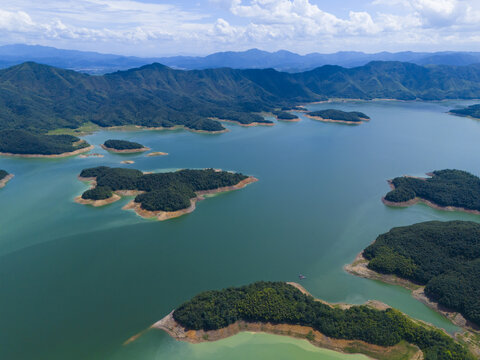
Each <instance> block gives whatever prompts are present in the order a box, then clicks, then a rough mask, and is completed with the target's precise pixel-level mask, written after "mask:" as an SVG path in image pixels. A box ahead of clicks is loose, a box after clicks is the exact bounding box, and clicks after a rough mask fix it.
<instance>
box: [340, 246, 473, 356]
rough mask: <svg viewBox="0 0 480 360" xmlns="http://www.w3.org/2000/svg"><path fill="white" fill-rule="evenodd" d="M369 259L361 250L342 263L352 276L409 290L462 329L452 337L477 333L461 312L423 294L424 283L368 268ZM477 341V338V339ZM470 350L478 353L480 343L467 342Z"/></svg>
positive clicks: (416, 297) (415, 297)
mask: <svg viewBox="0 0 480 360" xmlns="http://www.w3.org/2000/svg"><path fill="white" fill-rule="evenodd" d="M368 263H369V261H368V260H367V259H366V258H365V257H364V256H363V251H362V252H361V253H359V254H358V255H357V256H356V257H355V260H354V261H353V262H352V263H350V264H346V265H344V267H343V269H344V270H345V271H346V272H347V273H349V274H351V275H354V276H358V277H362V278H365V279H370V280H376V281H381V282H384V283H387V284H390V285H396V286H401V287H403V288H405V289H407V290H409V291H410V292H411V296H412V297H413V298H414V299H416V300H418V301H420V302H422V303H423V304H424V305H426V306H427V307H429V308H430V309H432V310H434V311H435V312H437V313H439V314H441V315H443V316H445V317H446V318H447V319H449V320H450V321H451V322H452V323H453V324H454V325H456V326H458V327H459V328H461V329H462V330H463V333H460V332H456V333H455V334H454V338H458V337H461V336H469V335H473V337H475V335H478V334H479V329H478V327H477V326H476V325H475V324H472V323H471V322H470V321H468V320H467V319H465V318H464V317H463V315H462V314H460V313H459V312H456V311H454V310H451V309H448V308H447V307H445V306H443V305H441V304H439V303H437V302H435V301H432V300H430V299H429V298H428V297H427V296H426V295H425V291H424V290H425V285H419V284H415V283H413V282H411V281H409V280H407V279H403V278H400V277H398V276H396V275H393V274H381V273H378V272H376V271H374V270H371V269H369V268H368V267H367V266H368ZM477 341H478V340H477ZM468 345H469V348H470V350H471V351H472V352H473V353H474V354H477V355H480V344H476V343H475V342H473V341H472V342H469V344H468Z"/></svg>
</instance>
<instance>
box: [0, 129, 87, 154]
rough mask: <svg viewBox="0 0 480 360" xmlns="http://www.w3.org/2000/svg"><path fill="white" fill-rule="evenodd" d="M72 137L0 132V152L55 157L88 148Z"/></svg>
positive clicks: (13, 131)
mask: <svg viewBox="0 0 480 360" xmlns="http://www.w3.org/2000/svg"><path fill="white" fill-rule="evenodd" d="M80 141H81V140H80V139H79V138H78V137H76V136H72V135H41V134H34V133H32V132H28V131H24V130H1V131H0V152H4V153H12V154H39V155H56V154H62V153H66V152H72V151H75V150H79V149H82V148H85V147H87V146H89V145H88V144H87V143H86V142H80Z"/></svg>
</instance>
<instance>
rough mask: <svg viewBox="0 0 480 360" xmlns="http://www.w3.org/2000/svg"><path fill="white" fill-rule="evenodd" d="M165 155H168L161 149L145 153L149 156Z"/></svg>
mask: <svg viewBox="0 0 480 360" xmlns="http://www.w3.org/2000/svg"><path fill="white" fill-rule="evenodd" d="M167 155H168V153H166V152H163V151H154V152H151V153H149V154H147V155H146V156H149V157H151V156H167Z"/></svg>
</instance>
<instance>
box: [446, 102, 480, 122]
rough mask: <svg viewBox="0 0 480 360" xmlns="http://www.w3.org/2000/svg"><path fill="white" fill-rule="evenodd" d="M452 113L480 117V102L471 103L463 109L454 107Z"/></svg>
mask: <svg viewBox="0 0 480 360" xmlns="http://www.w3.org/2000/svg"><path fill="white" fill-rule="evenodd" d="M450 113H452V114H455V115H459V116H471V117H473V118H477V119H480V104H477V105H470V106H467V107H466V108H463V109H453V110H450Z"/></svg>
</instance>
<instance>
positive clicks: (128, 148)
mask: <svg viewBox="0 0 480 360" xmlns="http://www.w3.org/2000/svg"><path fill="white" fill-rule="evenodd" d="M102 148H103V149H105V150H107V151H111V152H115V153H119V154H131V153H138V152H144V151H149V150H150V148H148V147H145V146H143V145H142V144H139V143H136V142H132V141H127V140H111V139H110V140H107V141H105V142H104V143H103V144H102Z"/></svg>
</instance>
